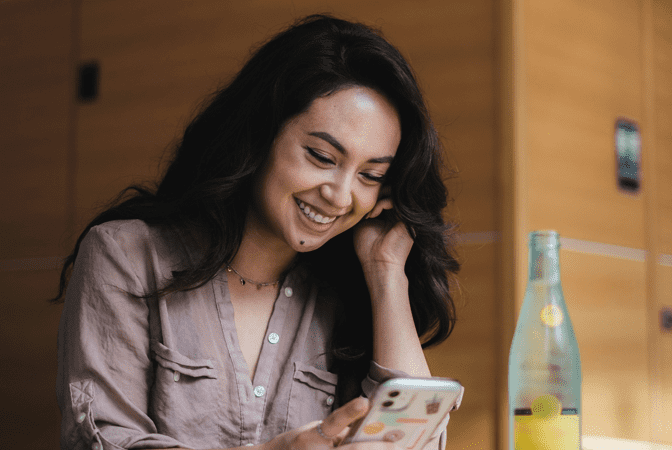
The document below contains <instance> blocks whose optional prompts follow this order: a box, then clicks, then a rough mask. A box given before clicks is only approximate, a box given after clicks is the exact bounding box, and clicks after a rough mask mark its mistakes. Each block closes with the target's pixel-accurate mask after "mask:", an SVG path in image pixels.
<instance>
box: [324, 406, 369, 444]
mask: <svg viewBox="0 0 672 450" xmlns="http://www.w3.org/2000/svg"><path fill="white" fill-rule="evenodd" d="M369 407H370V406H369V400H368V399H366V398H364V397H357V398H355V399H352V400H350V401H349V402H348V403H346V404H345V405H343V406H341V407H340V408H338V409H337V410H336V411H334V412H332V413H331V414H330V415H329V416H328V417H327V418H326V419H324V421H323V422H322V426H321V429H322V432H323V433H324V434H325V435H326V436H336V435H338V434H339V433H341V431H343V430H344V429H345V428H346V427H347V426H348V425H350V424H351V423H352V422H354V421H356V420H357V419H359V418H362V417H364V416H365V415H366V413H367V412H369Z"/></svg>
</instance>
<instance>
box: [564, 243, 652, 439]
mask: <svg viewBox="0 0 672 450" xmlns="http://www.w3.org/2000/svg"><path fill="white" fill-rule="evenodd" d="M560 264H561V271H562V286H563V291H564V294H565V301H566V303H567V308H568V309H569V313H570V316H571V319H572V324H573V326H574V332H575V334H576V337H577V340H578V343H579V351H580V353H581V369H582V377H583V386H582V397H583V417H582V421H583V433H584V434H588V435H599V436H610V437H617V438H621V439H632V440H644V441H646V440H649V439H650V432H649V424H648V420H649V411H648V407H647V405H648V392H649V391H648V352H647V333H646V328H647V319H648V311H647V305H646V301H645V299H646V264H645V263H644V262H641V261H631V260H627V259H619V258H611V257H605V256H596V255H590V254H585V253H579V252H572V251H566V250H561V253H560Z"/></svg>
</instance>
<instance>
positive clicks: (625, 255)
mask: <svg viewBox="0 0 672 450" xmlns="http://www.w3.org/2000/svg"><path fill="white" fill-rule="evenodd" d="M560 248H562V249H565V250H570V251H573V252H580V253H589V254H591V255H601V256H609V257H612V258H621V259H629V260H632V261H640V262H644V261H646V250H641V249H638V248H630V247H621V246H620V245H612V244H603V243H601V242H591V241H582V240H580V239H572V238H565V237H561V238H560Z"/></svg>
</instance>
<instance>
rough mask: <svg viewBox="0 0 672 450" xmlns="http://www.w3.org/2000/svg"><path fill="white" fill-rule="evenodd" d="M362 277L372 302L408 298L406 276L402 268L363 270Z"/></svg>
mask: <svg viewBox="0 0 672 450" xmlns="http://www.w3.org/2000/svg"><path fill="white" fill-rule="evenodd" d="M364 278H365V279H366V285H367V287H368V289H369V294H370V296H371V301H372V302H374V303H378V302H381V301H382V302H389V301H394V300H395V299H408V278H407V277H406V273H405V272H404V270H403V268H402V269H401V270H396V271H392V270H375V269H374V270H369V271H366V270H365V271H364Z"/></svg>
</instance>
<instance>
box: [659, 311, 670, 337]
mask: <svg viewBox="0 0 672 450" xmlns="http://www.w3.org/2000/svg"><path fill="white" fill-rule="evenodd" d="M660 329H661V331H668V332H672V309H670V308H663V309H662V310H661V311H660Z"/></svg>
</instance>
